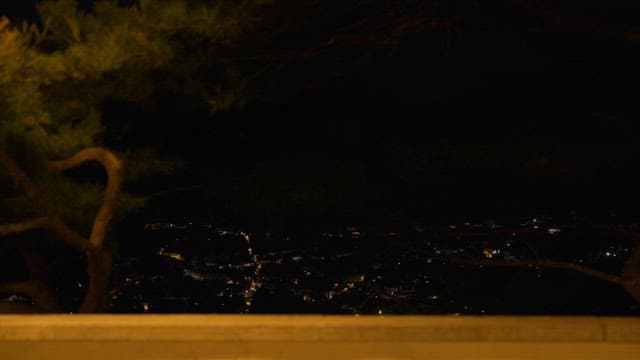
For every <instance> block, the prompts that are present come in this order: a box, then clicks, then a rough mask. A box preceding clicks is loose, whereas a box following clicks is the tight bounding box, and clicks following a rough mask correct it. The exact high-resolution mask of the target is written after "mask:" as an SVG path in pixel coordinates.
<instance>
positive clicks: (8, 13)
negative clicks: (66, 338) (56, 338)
mask: <svg viewBox="0 0 640 360" xmlns="http://www.w3.org/2000/svg"><path fill="white" fill-rule="evenodd" d="M637 19H640V6H638V5H637V2H634V1H626V0H624V1H623V0H620V1H615V2H612V3H611V4H609V3H607V4H605V3H597V2H594V1H580V2H578V1H568V2H563V4H556V3H554V2H553V1H547V0H543V1H510V0H491V1H472V0H468V1H467V0H463V1H456V2H447V3H445V2H440V1H425V0H419V1H414V0H408V1H384V0H358V1H350V2H344V1H338V0H327V1H324V2H317V1H306V0H299V1H295V0H282V1H279V0H273V1H260V0H248V1H227V0H219V1H198V0H189V1H179V0H175V1H172V0H166V1H148V0H145V1H143V0H140V1H89V0H87V1H79V2H76V1H70V0H60V1H3V2H2V4H0V238H2V239H3V241H2V242H0V312H3V313H62V314H68V313H74V314H75V313H134V314H140V313H206V314H215V313H220V314H349V315H358V316H359V315H387V314H403V315H407V314H414V315H439V314H454V315H597V316H628V317H632V316H638V315H640V281H639V280H638V279H640V246H638V244H639V241H640V212H639V211H638V203H639V201H640V186H639V184H640V170H639V167H638V159H639V158H640V143H639V139H640V137H639V136H638V134H640V122H639V121H638V119H640V108H639V107H638V101H637V94H638V88H637V85H638V81H639V80H640V68H639V67H638V63H639V61H640V35H639V34H640V30H638V21H637ZM4 240H6V241H4Z"/></svg>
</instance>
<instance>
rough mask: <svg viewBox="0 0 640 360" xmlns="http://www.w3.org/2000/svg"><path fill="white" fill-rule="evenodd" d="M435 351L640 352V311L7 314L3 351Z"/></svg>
mask: <svg viewBox="0 0 640 360" xmlns="http://www.w3.org/2000/svg"><path fill="white" fill-rule="evenodd" d="M427 353H428V354H430V355H429V358H439V357H438V356H442V357H441V358H452V357H451V356H454V357H453V358H456V357H455V356H460V357H466V358H477V359H482V358H487V359H488V358H510V359H548V358H576V359H578V358H580V359H587V358H592V359H596V358H607V359H640V318H613V317H528V316H522V317H519V316H516V317H511V316H504V317H501V316H497V317H496V316H486V317H474V316H384V317H382V316H361V317H353V316H317V315H311V316H300V315H282V316H280V315H278V316H274V315H8V316H0V358H1V359H38V358H48V359H52V358H57V356H62V357H65V358H66V359H76V358H77V359H80V358H84V359H86V358H87V357H91V358H92V359H103V358H104V359H107V358H114V357H121V358H123V359H150V358H154V359H158V358H162V359H222V358H253V359H258V358H260V359H262V358H264V359H274V358H287V359H288V358H291V359H294V358H314V359H315V358H317V359H321V358H332V357H333V358H393V359H401V358H402V359H405V358H424V354H427ZM45 354H48V355H45ZM56 354H57V355H56ZM438 354H440V355H438ZM456 354H457V355H456ZM464 354H467V355H464ZM559 354H564V355H563V356H562V357H558V356H557V355H559ZM52 355H53V356H54V357H52ZM469 355H473V356H472V357H469ZM300 356H303V357H300Z"/></svg>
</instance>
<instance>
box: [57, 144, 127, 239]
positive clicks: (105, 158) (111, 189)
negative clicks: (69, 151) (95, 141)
mask: <svg viewBox="0 0 640 360" xmlns="http://www.w3.org/2000/svg"><path fill="white" fill-rule="evenodd" d="M88 161H97V162H99V163H100V164H101V165H102V166H103V167H104V168H105V170H106V172H107V188H106V190H105V195H104V199H103V200H102V205H101V206H100V210H98V213H97V214H96V217H95V219H94V221H93V227H92V228H91V235H90V236H89V244H90V246H92V247H95V248H99V247H101V246H102V243H103V242H104V238H105V234H106V231H107V225H108V224H109V221H111V219H112V218H113V215H114V213H115V209H116V206H117V203H118V196H119V195H120V190H121V187H122V161H120V159H118V157H117V156H116V155H115V154H114V153H112V152H111V151H109V150H106V149H104V148H101V147H91V148H86V149H83V150H81V151H79V152H78V153H76V154H75V155H73V156H72V157H70V158H68V159H64V160H57V161H51V162H50V166H51V168H53V169H54V170H57V171H64V170H69V169H73V168H77V167H78V166H80V165H82V164H84V163H85V162H88Z"/></svg>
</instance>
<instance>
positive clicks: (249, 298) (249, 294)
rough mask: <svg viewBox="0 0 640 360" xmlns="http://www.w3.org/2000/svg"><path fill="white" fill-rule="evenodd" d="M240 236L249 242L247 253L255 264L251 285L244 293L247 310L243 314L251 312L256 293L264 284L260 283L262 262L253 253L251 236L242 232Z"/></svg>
mask: <svg viewBox="0 0 640 360" xmlns="http://www.w3.org/2000/svg"><path fill="white" fill-rule="evenodd" d="M240 235H242V237H243V238H244V240H245V241H246V242H247V253H248V254H249V258H251V260H252V261H253V263H254V264H255V266H254V269H253V274H252V276H251V282H250V283H249V288H248V289H246V290H245V291H244V298H245V302H244V304H245V309H244V311H243V312H245V313H248V312H250V311H251V304H252V303H253V296H254V295H255V293H256V291H258V289H260V287H261V286H262V283H261V282H260V281H259V276H260V271H261V270H262V262H261V261H260V259H258V255H257V254H256V253H255V252H254V251H253V247H252V245H251V236H250V235H249V234H248V233H245V232H241V233H240Z"/></svg>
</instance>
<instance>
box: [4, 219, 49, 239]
mask: <svg viewBox="0 0 640 360" xmlns="http://www.w3.org/2000/svg"><path fill="white" fill-rule="evenodd" d="M48 225H49V218H46V217H39V218H35V219H31V220H25V221H21V222H17V223H11V224H4V225H0V236H8V235H16V234H19V233H22V232H25V231H29V230H35V229H39V228H43V227H46V226H48Z"/></svg>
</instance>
